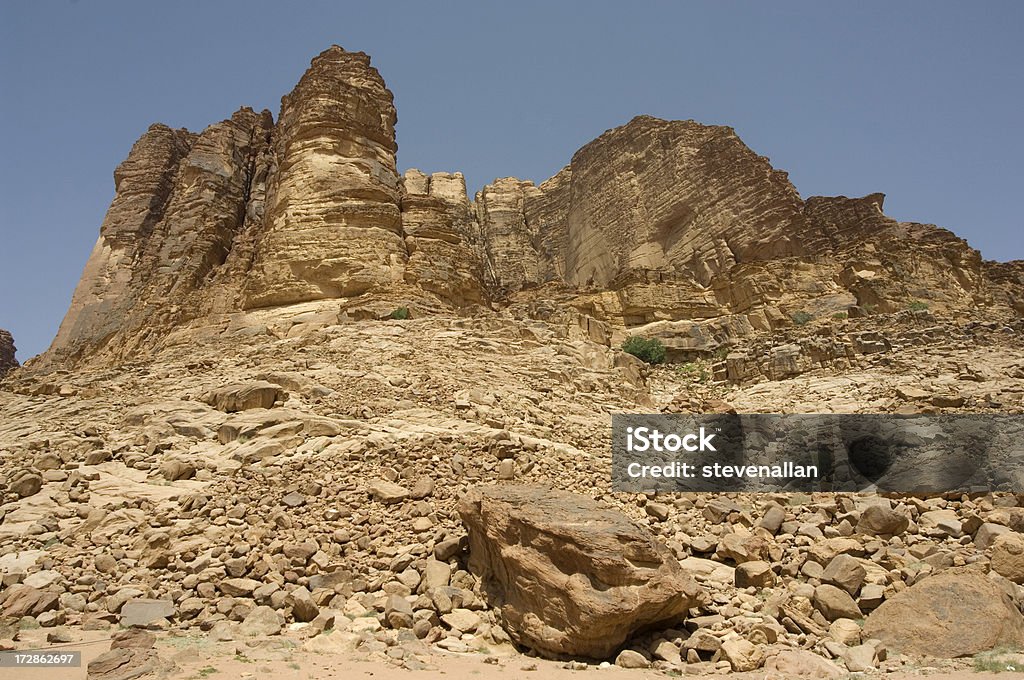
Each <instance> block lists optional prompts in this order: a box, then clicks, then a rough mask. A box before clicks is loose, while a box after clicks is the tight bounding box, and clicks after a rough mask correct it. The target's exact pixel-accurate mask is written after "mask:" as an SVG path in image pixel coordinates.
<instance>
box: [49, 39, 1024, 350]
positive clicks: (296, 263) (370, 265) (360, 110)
mask: <svg viewBox="0 0 1024 680" xmlns="http://www.w3.org/2000/svg"><path fill="white" fill-rule="evenodd" d="M396 122H397V115H396V112H395V107H394V104H393V98H392V94H391V92H390V91H389V90H388V89H387V87H386V85H385V83H384V80H383V78H382V77H381V75H380V74H379V73H378V72H377V70H376V69H375V68H373V67H372V66H371V65H370V58H369V57H368V56H367V55H365V54H363V53H359V52H347V51H345V50H344V49H342V48H340V47H337V46H333V47H331V48H330V49H328V50H326V51H325V52H323V53H322V54H320V55H319V56H317V57H316V58H314V59H313V61H312V63H311V66H310V68H309V70H308V71H307V72H306V73H305V74H304V75H303V76H302V78H301V79H300V81H299V83H298V84H297V85H296V87H295V89H294V90H293V91H292V92H291V93H290V94H288V95H287V96H285V97H284V98H283V99H282V102H281V110H280V115H279V117H278V120H277V122H276V123H275V122H274V120H273V118H272V116H271V114H270V112H268V111H264V112H262V113H256V112H254V111H252V110H251V109H248V108H242V109H240V110H239V111H238V112H236V113H235V114H234V115H233V116H232V117H231V118H230V119H228V120H225V121H222V122H221V123H217V124H215V125H212V126H210V127H209V128H207V129H206V130H204V131H203V132H201V133H198V134H197V133H193V132H189V131H187V130H173V129H171V128H169V127H167V126H164V125H154V126H152V127H150V129H149V130H148V131H147V132H146V133H145V134H144V135H143V136H142V137H141V138H140V139H139V141H138V142H137V143H136V144H135V146H134V147H133V148H132V151H131V153H130V154H129V156H128V158H127V159H126V160H125V161H124V163H122V164H121V165H120V166H119V167H118V169H117V171H116V172H115V175H114V179H115V189H116V193H115V198H114V201H113V202H112V204H111V206H110V209H109V211H108V213H107V215H106V217H105V219H104V222H103V225H102V227H101V229H100V236H99V239H98V241H97V243H96V246H95V248H94V250H93V252H92V255H91V256H90V258H89V261H88V263H87V264H86V267H85V271H84V272H83V275H82V278H81V281H80V282H79V285H78V288H77V289H76V291H75V294H74V297H73V299H72V303H71V307H70V309H69V310H68V313H67V316H66V317H65V319H64V322H63V323H62V324H61V328H60V331H59V332H58V334H57V337H56V339H55V340H54V342H53V344H52V346H51V350H50V351H49V352H48V353H47V354H46V355H45V356H44V358H43V359H41V360H40V361H39V362H37V363H38V364H39V365H41V366H45V365H47V364H49V365H60V364H70V363H74V362H77V361H80V360H83V359H105V360H112V361H122V360H124V359H126V358H128V357H135V356H139V355H140V353H141V354H145V353H147V352H151V351H153V350H154V349H155V348H156V347H158V346H159V345H161V344H166V343H168V342H187V341H188V338H189V333H190V331H188V330H183V329H188V328H191V326H193V325H194V326H202V327H204V328H206V329H207V332H221V331H224V330H225V329H227V332H243V329H249V330H247V331H244V332H257V333H258V332H270V333H275V334H282V335H283V334H288V333H290V332H292V330H291V329H292V328H293V327H296V326H299V327H301V329H305V330H308V329H311V328H314V327H322V326H324V325H331V324H334V323H337V322H338V320H339V319H343V320H353V319H364V318H383V317H387V316H388V315H389V314H390V313H392V312H393V311H395V310H396V309H402V308H406V309H409V308H412V309H413V313H414V315H415V314H422V313H428V314H429V313H438V312H453V311H456V310H459V309H464V308H469V309H473V308H480V307H487V306H488V305H492V304H495V305H507V307H506V309H507V310H532V311H529V314H534V313H536V314H539V315H540V318H553V315H554V316H561V317H562V318H565V319H569V320H570V321H569V323H570V325H575V321H573V320H574V319H576V318H577V316H578V315H580V314H582V315H584V316H586V317H589V318H591V319H593V320H594V321H595V322H598V323H601V324H605V325H606V326H607V328H608V330H609V332H608V333H604V335H605V336H606V337H607V338H608V339H609V341H615V340H618V339H619V338H620V336H622V335H623V334H626V333H646V332H648V330H652V331H653V329H655V328H656V329H657V333H658V334H659V336H661V337H662V339H663V340H664V341H666V344H668V345H669V346H671V347H674V348H677V349H678V350H679V351H678V352H676V354H677V355H678V356H679V357H683V356H689V355H691V354H693V353H694V352H697V353H699V352H701V351H703V348H706V347H713V346H715V345H721V344H723V343H728V342H731V341H733V340H734V339H735V338H736V337H737V334H739V335H742V336H747V335H751V334H757V333H761V332H776V331H778V330H779V329H784V328H787V327H790V326H792V325H793V323H794V321H793V319H794V318H802V317H805V316H809V317H810V318H816V319H822V318H828V317H831V316H833V315H837V314H840V315H850V316H854V315H858V316H865V315H869V314H875V313H894V312H899V311H901V310H905V309H907V308H908V307H909V306H912V305H916V306H920V305H926V306H929V308H930V309H934V310H936V311H941V312H954V313H960V312H962V311H963V310H967V309H973V308H978V307H980V306H984V307H985V308H986V309H988V310H993V309H994V310H996V312H997V314H998V315H1001V316H1011V315H1017V316H1020V315H1021V314H1024V302H1022V300H1024V298H1022V297H1021V295H1020V292H1019V291H1020V289H1021V285H1020V283H1021V280H1022V279H1024V275H1022V269H1021V267H1020V266H1019V263H1017V264H1014V263H1008V264H997V263H986V262H984V261H982V259H981V256H980V254H979V253H978V252H977V251H975V250H973V249H972V248H970V247H969V246H968V245H967V243H966V242H964V241H963V240H961V239H958V238H957V237H955V236H954V235H953V234H951V233H949V232H947V231H945V230H943V229H939V228H937V227H934V226H932V225H924V224H916V223H903V222H897V221H895V220H893V219H892V218H890V217H887V216H886V215H885V214H884V213H883V212H882V207H883V203H884V195H882V194H870V195H868V196H865V197H863V198H847V197H844V196H838V197H812V198H810V199H808V200H806V201H804V200H802V199H801V198H800V196H799V195H798V194H797V191H796V189H795V188H794V187H793V185H792V184H791V183H790V182H789V180H788V177H787V175H786V173H784V172H782V171H779V170H776V169H774V168H773V167H772V166H771V164H770V163H769V161H768V159H766V158H764V157H763V156H759V155H758V154H756V153H755V152H754V151H752V150H751V149H750V148H748V147H747V146H746V145H745V144H744V143H743V142H742V141H741V140H740V139H739V137H738V136H737V135H736V133H735V131H733V130H732V129H731V128H728V127H721V126H709V125H703V124H700V123H697V122H694V121H692V120H686V121H665V120H659V119H656V118H652V117H650V116H639V117H637V118H634V119H633V120H632V121H630V122H628V123H627V124H625V125H622V126H620V127H617V128H614V129H612V130H609V131H607V132H606V133H604V134H603V135H601V136H600V137H598V138H597V139H595V140H594V141H592V142H590V143H589V144H587V145H585V146H584V147H583V148H581V149H580V150H579V151H577V152H576V154H575V155H574V156H573V158H572V160H571V162H570V163H569V164H568V165H567V166H566V167H564V168H563V169H562V170H560V171H559V172H558V173H557V174H555V175H554V176H553V177H551V178H550V179H548V180H547V181H545V182H543V183H541V184H539V185H535V184H534V183H533V182H531V181H525V180H520V179H516V178H514V177H507V178H503V179H498V180H495V181H494V182H492V183H491V184H488V185H486V186H484V187H483V188H482V189H481V190H480V191H479V192H478V193H477V194H476V197H475V201H474V202H472V203H471V202H470V201H469V200H468V198H467V195H466V187H465V180H464V178H463V177H462V175H461V174H460V173H457V172H454V173H449V172H435V173H433V174H429V175H428V174H426V173H422V172H419V171H418V170H410V171H408V172H407V173H406V174H405V175H404V176H403V177H400V176H399V174H398V171H397V169H396V162H395V158H396V151H397V145H396V142H395V125H396ZM908 242H913V243H914V244H915V245H914V248H913V249H908V248H907V247H906V244H907V243H908ZM542 289H543V290H544V291H545V292H542V293H539V292H538V291H541V290H542ZM548 291H555V298H554V299H551V298H547V292H548ZM549 302H550V304H549ZM677 322H686V323H678V325H676V326H674V327H671V326H665V325H664V324H666V323H667V324H673V323H677ZM652 324H660V325H657V326H652ZM211 329H212V330H211ZM301 329H300V331H296V332H304V331H302V330H301ZM179 330H182V333H177V332H176V331H179ZM674 333H676V334H677V335H674Z"/></svg>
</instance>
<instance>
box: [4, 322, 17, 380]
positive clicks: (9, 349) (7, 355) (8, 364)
mask: <svg viewBox="0 0 1024 680" xmlns="http://www.w3.org/2000/svg"><path fill="white" fill-rule="evenodd" d="M16 352H17V348H16V347H15V346H14V337H13V336H12V335H11V334H10V333H9V332H7V331H5V330H4V329H2V328H0V378H3V377H4V376H5V375H7V373H8V372H9V371H11V370H12V369H15V368H17V367H18V360H17V359H16V358H15V354H16Z"/></svg>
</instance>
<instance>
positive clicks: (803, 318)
mask: <svg viewBox="0 0 1024 680" xmlns="http://www.w3.org/2000/svg"><path fill="white" fill-rule="evenodd" d="M813 318H814V315H813V314H810V313H808V312H805V311H804V310H802V309H801V310H800V311H799V312H797V313H796V314H794V315H793V323H795V324H796V325H797V326H803V325H804V324H805V323H807V322H808V321H810V320H811V319H813Z"/></svg>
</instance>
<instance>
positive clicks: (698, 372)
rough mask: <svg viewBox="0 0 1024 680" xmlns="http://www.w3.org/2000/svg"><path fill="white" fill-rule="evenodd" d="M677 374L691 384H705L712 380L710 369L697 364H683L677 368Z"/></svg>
mask: <svg viewBox="0 0 1024 680" xmlns="http://www.w3.org/2000/svg"><path fill="white" fill-rule="evenodd" d="M676 372H677V373H678V374H679V377H681V378H683V379H684V380H687V381H689V382H698V383H705V382H707V381H708V380H709V379H710V378H711V376H710V375H708V369H707V368H706V367H705V366H702V365H701V364H698V363H696V362H694V363H689V364H682V365H680V366H679V367H678V368H676Z"/></svg>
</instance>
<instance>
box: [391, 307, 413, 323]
mask: <svg viewBox="0 0 1024 680" xmlns="http://www.w3.org/2000/svg"><path fill="white" fill-rule="evenodd" d="M391 318H392V319H398V320H399V321H404V320H405V319H408V318H409V308H408V307H399V308H398V309H396V310H395V311H393V312H391Z"/></svg>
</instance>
